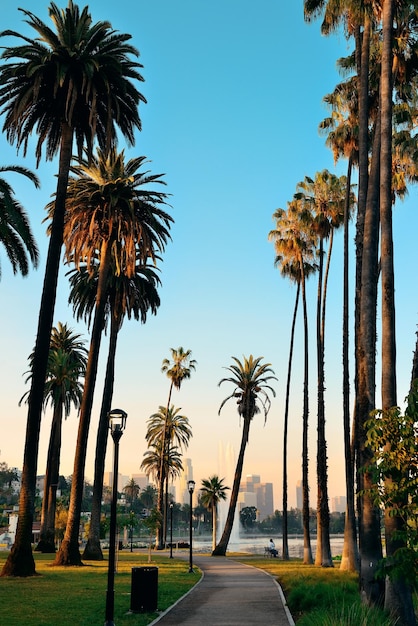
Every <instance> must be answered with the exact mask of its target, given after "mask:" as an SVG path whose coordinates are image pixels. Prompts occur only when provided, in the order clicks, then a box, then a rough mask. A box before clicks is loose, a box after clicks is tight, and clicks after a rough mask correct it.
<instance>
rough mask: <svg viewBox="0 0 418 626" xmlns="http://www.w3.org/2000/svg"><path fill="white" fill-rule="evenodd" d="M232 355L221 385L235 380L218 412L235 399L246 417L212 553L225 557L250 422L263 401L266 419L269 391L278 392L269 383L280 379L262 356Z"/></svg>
mask: <svg viewBox="0 0 418 626" xmlns="http://www.w3.org/2000/svg"><path fill="white" fill-rule="evenodd" d="M231 358H232V359H233V360H234V364H232V365H230V366H229V367H227V368H225V369H227V370H228V371H229V372H230V373H231V376H228V377H227V378H222V380H220V381H219V385H221V384H222V383H224V382H228V383H232V385H233V386H234V390H233V392H232V393H231V394H230V395H229V396H228V397H227V398H225V399H224V400H223V402H222V403H221V406H220V407H219V411H218V414H220V412H221V410H222V408H223V406H224V405H225V404H226V402H228V400H230V399H231V398H234V399H235V400H236V403H237V405H238V414H239V415H240V416H241V417H242V419H243V429H242V438H241V446H240V451H239V454H238V460H237V465H236V468H235V475H234V482H233V486H232V492H231V499H230V501H229V508H228V514H227V518H226V522H225V527H224V530H223V533H222V537H221V539H220V541H219V543H218V545H217V546H215V549H214V550H212V555H213V556H225V554H226V550H227V548H228V543H229V538H230V536H231V532H232V527H233V524H234V517H235V509H236V506H237V500H238V493H239V486H240V483H241V476H242V468H243V465H244V453H245V448H246V446H247V444H248V439H249V434H250V425H251V421H252V419H253V417H254V415H256V414H257V413H259V412H260V407H259V406H258V404H257V403H258V402H260V403H261V406H262V408H263V412H264V421H265V420H266V419H267V415H268V412H269V410H270V404H271V401H270V398H269V395H268V392H271V394H272V395H273V396H275V395H276V392H275V391H274V389H273V388H272V387H271V386H270V385H269V384H267V383H268V381H270V380H277V378H276V377H275V376H274V372H273V370H272V369H271V367H270V363H263V364H262V363H261V361H262V359H263V357H257V358H254V357H253V355H252V354H250V356H249V357H248V358H247V357H244V361H243V362H241V361H240V360H239V359H237V358H236V357H231Z"/></svg>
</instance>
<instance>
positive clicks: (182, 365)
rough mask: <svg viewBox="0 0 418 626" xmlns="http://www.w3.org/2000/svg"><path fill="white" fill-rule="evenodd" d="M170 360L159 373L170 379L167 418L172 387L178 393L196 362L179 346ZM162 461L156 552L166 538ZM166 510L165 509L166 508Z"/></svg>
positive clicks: (172, 351)
mask: <svg viewBox="0 0 418 626" xmlns="http://www.w3.org/2000/svg"><path fill="white" fill-rule="evenodd" d="M170 350H171V360H170V359H164V360H163V363H162V366H161V371H162V372H163V373H165V374H167V377H168V378H169V379H170V388H169V391H168V400H167V407H166V415H167V416H168V414H169V410H170V403H171V394H172V391H173V387H175V388H176V389H177V390H178V391H179V390H180V388H181V385H182V382H183V381H184V380H188V379H189V378H190V376H191V374H192V372H193V371H194V370H195V369H196V365H197V362H196V361H195V359H192V358H191V356H192V351H191V350H184V348H182V347H181V346H180V347H179V348H177V350H176V349H175V348H171V349H170ZM167 439H168V437H167V432H166V428H164V430H163V432H162V444H161V445H162V448H163V450H164V448H165V446H166V442H167ZM163 459H164V455H162V456H161V468H160V472H159V474H158V477H159V478H158V499H157V510H158V511H159V512H160V513H161V515H162V520H163V523H162V525H160V526H158V527H157V536H156V546H157V549H158V550H162V549H163V547H164V537H165V536H166V530H167V514H168V511H167V510H164V484H165V481H166V476H165V475H164V467H163ZM166 508H167V507H166Z"/></svg>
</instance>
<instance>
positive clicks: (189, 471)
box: [169, 459, 199, 504]
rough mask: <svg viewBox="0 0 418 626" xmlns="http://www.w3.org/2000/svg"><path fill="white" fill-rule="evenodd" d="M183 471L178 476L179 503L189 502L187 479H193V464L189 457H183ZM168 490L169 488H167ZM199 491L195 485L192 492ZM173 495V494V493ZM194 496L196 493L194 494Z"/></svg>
mask: <svg viewBox="0 0 418 626" xmlns="http://www.w3.org/2000/svg"><path fill="white" fill-rule="evenodd" d="M183 468H184V469H183V472H182V474H181V476H180V478H179V496H178V497H179V503H180V504H189V502H190V494H189V489H188V486H187V483H188V482H189V480H193V465H192V460H191V459H183ZM169 491H170V489H169ZM198 491H199V486H198V485H196V487H195V491H194V493H195V494H196V493H197V492H198ZM173 495H175V494H173ZM194 497H195V498H196V495H194Z"/></svg>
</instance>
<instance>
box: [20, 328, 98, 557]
mask: <svg viewBox="0 0 418 626" xmlns="http://www.w3.org/2000/svg"><path fill="white" fill-rule="evenodd" d="M86 355H87V349H86V348H85V346H84V342H83V341H82V340H81V335H79V334H78V333H74V332H73V331H72V330H71V329H70V328H68V326H67V325H66V324H61V323H60V322H59V323H58V325H57V327H56V328H55V327H54V328H53V329H52V334H51V343H50V350H49V358H48V370H47V378H46V382H45V390H44V406H45V407H46V406H47V404H48V403H49V402H50V403H51V405H52V407H53V416H52V424H51V434H50V438H49V446H48V455H47V463H46V471H45V483H44V496H43V499H42V513H41V528H40V535H39V543H38V545H37V547H36V549H37V550H38V551H40V552H55V511H56V498H57V488H58V482H59V467H60V454H61V432H62V418H63V415H64V416H65V417H68V415H69V414H70V411H71V406H72V405H73V406H74V408H76V409H78V408H79V406H80V401H81V395H82V390H83V386H82V384H81V383H80V378H82V377H83V376H84V372H85V368H86V363H87V357H86ZM29 360H30V362H31V366H32V362H33V353H32V354H31V355H30V357H29ZM31 378H32V369H31V370H30V372H29V376H28V377H27V379H26V382H28V381H29V380H30V379H31ZM28 395H29V394H28V393H26V394H24V396H23V397H22V398H21V400H20V402H19V404H20V403H21V402H22V400H23V399H27V398H28Z"/></svg>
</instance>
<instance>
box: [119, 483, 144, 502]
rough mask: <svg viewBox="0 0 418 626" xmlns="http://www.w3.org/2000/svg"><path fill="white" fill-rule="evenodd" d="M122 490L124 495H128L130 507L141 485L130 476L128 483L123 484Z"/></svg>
mask: <svg viewBox="0 0 418 626" xmlns="http://www.w3.org/2000/svg"><path fill="white" fill-rule="evenodd" d="M123 491H124V492H125V495H126V496H128V497H129V500H130V502H131V508H132V506H133V503H134V502H135V500H136V499H137V498H138V496H139V492H140V491H141V487H140V486H139V485H138V483H137V482H136V480H135V478H131V480H130V481H129V482H128V484H127V485H125V486H124V488H123Z"/></svg>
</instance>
